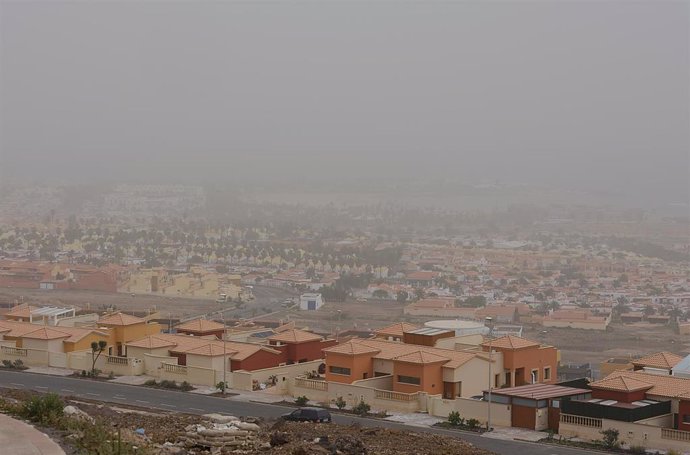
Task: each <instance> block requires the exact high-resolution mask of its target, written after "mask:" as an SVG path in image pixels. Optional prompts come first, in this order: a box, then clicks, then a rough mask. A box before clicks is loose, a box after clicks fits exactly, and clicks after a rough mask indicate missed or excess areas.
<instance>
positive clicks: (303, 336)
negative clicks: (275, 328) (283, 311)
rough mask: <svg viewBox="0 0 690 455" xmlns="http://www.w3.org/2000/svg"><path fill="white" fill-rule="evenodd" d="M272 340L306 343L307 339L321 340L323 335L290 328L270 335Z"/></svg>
mask: <svg viewBox="0 0 690 455" xmlns="http://www.w3.org/2000/svg"><path fill="white" fill-rule="evenodd" d="M268 339H269V340H270V341H280V342H281V343H304V342H307V341H321V340H322V339H323V337H322V336H321V335H317V334H315V333H312V332H307V331H304V330H299V329H289V330H285V331H283V332H281V333H277V334H275V335H271V336H270V337H268Z"/></svg>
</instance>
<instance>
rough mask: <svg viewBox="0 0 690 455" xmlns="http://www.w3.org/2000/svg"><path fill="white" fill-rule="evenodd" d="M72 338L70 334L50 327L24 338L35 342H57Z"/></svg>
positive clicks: (35, 331) (28, 334) (26, 335)
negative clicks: (61, 339)
mask: <svg viewBox="0 0 690 455" xmlns="http://www.w3.org/2000/svg"><path fill="white" fill-rule="evenodd" d="M70 336H71V335H70V334H69V333H66V332H63V331H60V330H54V329H51V328H50V327H41V328H40V329H37V330H34V331H33V332H29V333H26V334H24V335H23V336H22V338H31V339H34V340H57V339H60V338H69V337H70Z"/></svg>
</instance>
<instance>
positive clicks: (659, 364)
mask: <svg viewBox="0 0 690 455" xmlns="http://www.w3.org/2000/svg"><path fill="white" fill-rule="evenodd" d="M681 360H683V357H681V356H679V355H675V354H673V353H671V352H657V353H656V354H650V355H648V356H645V357H642V358H640V359H635V360H633V361H632V364H633V365H635V366H638V367H651V368H663V369H667V370H670V369H671V368H673V367H674V366H676V364H677V363H678V362H680V361H681Z"/></svg>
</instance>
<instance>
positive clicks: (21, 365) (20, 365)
mask: <svg viewBox="0 0 690 455" xmlns="http://www.w3.org/2000/svg"><path fill="white" fill-rule="evenodd" d="M12 366H14V367H15V368H16V369H18V370H23V369H24V362H22V359H16V360H15V361H14V362H12Z"/></svg>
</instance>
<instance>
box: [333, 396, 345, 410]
mask: <svg viewBox="0 0 690 455" xmlns="http://www.w3.org/2000/svg"><path fill="white" fill-rule="evenodd" d="M345 406H347V403H346V402H345V399H344V398H343V397H338V398H336V399H335V407H336V408H338V409H343V408H344V407H345Z"/></svg>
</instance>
